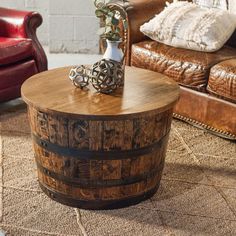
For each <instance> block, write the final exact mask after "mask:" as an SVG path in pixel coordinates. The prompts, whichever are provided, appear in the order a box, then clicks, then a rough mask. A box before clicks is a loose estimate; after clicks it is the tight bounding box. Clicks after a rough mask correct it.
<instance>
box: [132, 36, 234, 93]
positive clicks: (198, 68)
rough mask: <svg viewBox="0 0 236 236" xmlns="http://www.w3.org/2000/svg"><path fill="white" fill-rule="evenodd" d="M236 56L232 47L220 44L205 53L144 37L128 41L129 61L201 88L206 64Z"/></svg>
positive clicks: (206, 77)
mask: <svg viewBox="0 0 236 236" xmlns="http://www.w3.org/2000/svg"><path fill="white" fill-rule="evenodd" d="M232 58H236V49H235V48H231V47H229V46H224V47H223V48H222V49H220V50H219V51H217V52H213V53H205V52H199V51H192V50H188V49H182V48H175V47H171V46H168V45H165V44H162V43H158V42H156V41H152V40H147V41H142V42H140V43H137V44H133V45H132V49H131V65H132V66H136V67H141V68H145V69H149V70H153V71H157V72H160V73H163V74H165V75H167V76H169V77H171V78H173V79H174V80H175V81H177V82H178V83H179V84H180V85H183V86H185V87H189V88H192V89H195V90H198V91H205V90H206V86H207V83H208V77H209V73H210V68H211V67H212V66H214V65H215V64H217V63H219V62H221V61H224V60H227V59H232Z"/></svg>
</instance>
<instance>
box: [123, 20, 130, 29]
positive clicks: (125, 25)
mask: <svg viewBox="0 0 236 236" xmlns="http://www.w3.org/2000/svg"><path fill="white" fill-rule="evenodd" d="M123 26H124V28H125V29H128V27H129V25H128V22H127V21H126V20H123Z"/></svg>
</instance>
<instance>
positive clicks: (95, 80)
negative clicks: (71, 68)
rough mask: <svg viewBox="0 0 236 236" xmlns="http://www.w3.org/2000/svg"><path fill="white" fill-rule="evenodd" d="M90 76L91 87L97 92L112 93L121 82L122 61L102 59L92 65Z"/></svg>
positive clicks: (122, 72) (122, 73)
mask: <svg viewBox="0 0 236 236" xmlns="http://www.w3.org/2000/svg"><path fill="white" fill-rule="evenodd" d="M90 78H91V83H92V85H93V87H94V88H95V89H96V90H97V91H98V92H101V93H106V94H108V93H112V92H114V91H115V90H116V89H117V88H119V87H120V86H121V85H122V83H123V79H124V69H123V66H122V63H120V62H117V61H113V60H107V59H102V60H101V61H98V62H96V63H95V64H94V65H93V66H92V68H91V71H90Z"/></svg>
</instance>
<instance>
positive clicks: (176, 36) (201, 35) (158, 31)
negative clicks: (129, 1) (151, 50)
mask: <svg viewBox="0 0 236 236" xmlns="http://www.w3.org/2000/svg"><path fill="white" fill-rule="evenodd" d="M235 28H236V16H235V15H233V14H230V13H229V12H227V11H224V10H220V9H215V8H213V9H208V8H201V7H199V6H197V5H196V4H194V3H190V2H185V1H181V2H178V1H175V2H173V3H171V4H168V6H167V7H166V8H165V9H164V10H163V11H162V12H161V13H160V14H158V15H156V16H155V17H154V18H153V19H151V20H150V21H149V22H148V23H145V24H143V25H142V26H141V27H140V30H141V32H143V33H144V34H145V35H147V36H148V37H150V38H151V39H153V40H156V41H158V42H161V43H164V44H167V45H170V46H174V47H180V48H187V49H192V50H196V51H205V52H214V51H217V50H219V49H220V48H221V47H222V46H223V45H224V44H225V43H226V41H227V40H228V39H229V38H230V36H231V35H232V33H233V32H234V30H235Z"/></svg>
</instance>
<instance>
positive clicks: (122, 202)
mask: <svg viewBox="0 0 236 236" xmlns="http://www.w3.org/2000/svg"><path fill="white" fill-rule="evenodd" d="M159 185H160V182H159V183H158V184H157V186H156V187H154V188H153V189H151V190H149V191H147V192H145V193H143V194H141V195H138V196H133V197H130V198H124V199H118V200H104V201H102V200H79V199H74V198H70V197H68V196H66V195H64V194H61V193H58V192H55V191H54V190H52V189H49V188H48V187H47V186H45V185H44V184H42V183H39V186H40V187H41V189H42V190H43V192H44V193H45V194H46V195H47V196H48V197H50V198H51V199H52V200H54V201H57V202H59V203H62V204H64V205H67V206H71V207H76V208H81V209H89V210H109V209H118V208H123V207H128V206H132V205H135V204H138V203H140V202H142V201H144V200H147V199H149V198H151V197H152V196H153V195H154V194H155V193H156V192H157V190H158V188H159Z"/></svg>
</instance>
